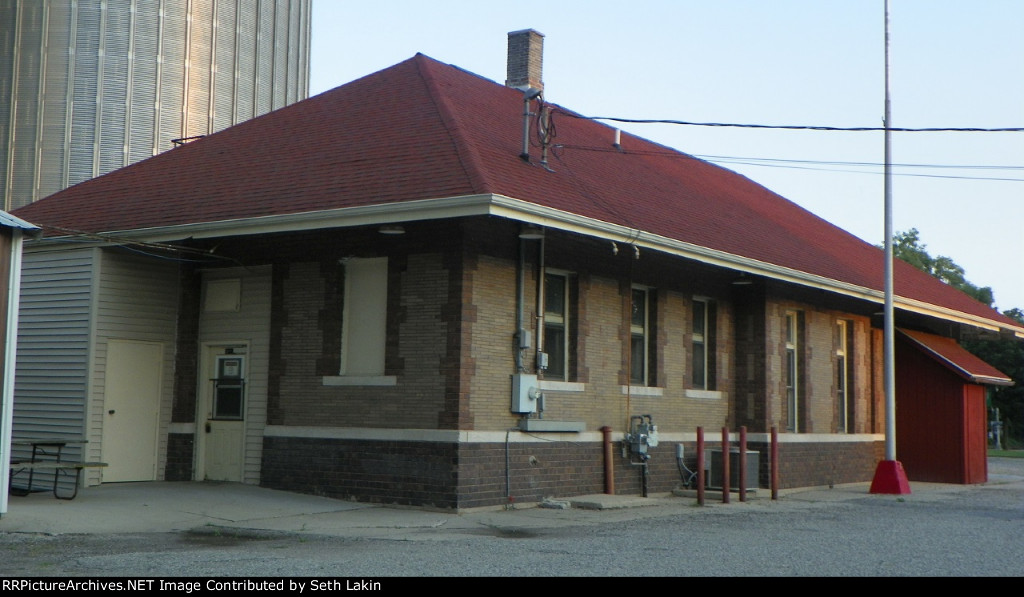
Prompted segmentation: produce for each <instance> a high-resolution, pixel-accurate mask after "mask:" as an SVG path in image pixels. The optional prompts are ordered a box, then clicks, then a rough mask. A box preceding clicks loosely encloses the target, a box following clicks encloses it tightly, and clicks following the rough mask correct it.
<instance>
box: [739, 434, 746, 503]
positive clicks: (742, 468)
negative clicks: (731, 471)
mask: <svg viewBox="0 0 1024 597" xmlns="http://www.w3.org/2000/svg"><path fill="white" fill-rule="evenodd" d="M739 477H740V501H741V502H745V501H747V427H746V426H743V427H740V475H739Z"/></svg>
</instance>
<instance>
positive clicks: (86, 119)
mask: <svg viewBox="0 0 1024 597" xmlns="http://www.w3.org/2000/svg"><path fill="white" fill-rule="evenodd" d="M99 32H100V9H99V5H97V4H95V3H90V2H84V3H82V4H79V5H78V18H77V22H76V25H75V80H74V90H73V92H72V105H71V156H70V158H71V159H70V161H69V162H70V163H69V167H68V184H69V185H74V184H78V183H80V182H82V181H84V180H89V179H90V178H92V177H93V176H95V175H96V174H97V173H98V172H97V170H96V167H95V165H96V146H97V144H98V140H97V139H96V108H97V104H98V103H99V95H98V93H99V76H100V71H99V45H100V34H99Z"/></svg>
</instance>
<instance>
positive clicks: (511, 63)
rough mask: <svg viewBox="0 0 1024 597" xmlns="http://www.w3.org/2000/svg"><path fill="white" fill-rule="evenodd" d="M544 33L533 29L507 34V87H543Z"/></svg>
mask: <svg viewBox="0 0 1024 597" xmlns="http://www.w3.org/2000/svg"><path fill="white" fill-rule="evenodd" d="M543 70H544V34H542V33H540V32H537V31H534V30H533V29H523V30H522V31H510V32H509V34H508V78H507V79H506V80H505V85H506V86H507V87H515V88H516V89H523V90H525V89H527V88H529V87H533V88H534V89H544V81H543V80H542V78H541V73H542V72H543Z"/></svg>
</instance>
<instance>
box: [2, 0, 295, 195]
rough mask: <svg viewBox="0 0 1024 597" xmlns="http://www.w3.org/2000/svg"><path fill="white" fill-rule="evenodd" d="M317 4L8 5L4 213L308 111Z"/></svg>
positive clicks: (94, 1)
mask: <svg viewBox="0 0 1024 597" xmlns="http://www.w3.org/2000/svg"><path fill="white" fill-rule="evenodd" d="M310 3H311V0H77V1H72V0H33V1H31V2H25V1H23V0H0V208H2V209H4V210H8V211H10V210H13V209H16V208H18V207H21V206H23V205H27V204H28V203H30V202H32V201H36V200H38V199H41V198H43V197H45V196H47V195H50V194H52V193H55V192H57V191H60V190H63V189H64V188H67V187H69V186H71V185H74V184H77V183H79V182H82V181H84V180H87V179H89V178H92V177H95V176H98V175H100V174H104V173H106V172H110V171H111V170H115V169H117V168H120V167H123V166H126V165H128V164H131V163H134V162H137V161H139V160H142V159H145V158H147V157H151V156H153V155H155V154H156V153H158V152H160V151H164V150H167V149H170V148H171V147H173V141H172V140H174V139H187V138H190V137H196V136H200V135H207V134H210V133H213V132H216V131H218V130H221V129H223V128H226V127H228V126H231V125H232V124H237V123H239V122H242V121H244V120H247V119H249V118H253V117H255V116H259V115H261V114H264V113H266V112H269V111H271V110H275V109H277V108H281V107H284V106H286V105H288V104H292V103H294V102H297V101H300V100H302V99H305V98H306V97H307V95H308V93H309V36H310Z"/></svg>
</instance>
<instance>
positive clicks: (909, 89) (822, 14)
mask: <svg viewBox="0 0 1024 597" xmlns="http://www.w3.org/2000/svg"><path fill="white" fill-rule="evenodd" d="M889 4H890V5H889V44H888V48H889V64H890V74H889V79H888V81H889V96H890V98H891V115H892V120H891V126H893V127H901V128H984V129H991V128H1021V127H1024V1H1021V0H890V3H889ZM885 16H886V12H885V2H884V0H827V1H823V0H771V1H767V0H716V1H713V2H709V1H707V0H636V1H634V2H622V1H621V0H615V1H611V0H563V1H560V2H549V3H543V2H542V3H531V2H497V1H493V0H431V1H425V0H378V1H376V2H353V1H350V0H313V28H312V41H311V46H312V47H311V57H310V63H311V81H310V95H315V94H318V93H321V92H323V91H327V90H328V89H332V88H334V87H337V86H339V85H343V84H345V83H347V82H349V81H352V80H355V79H358V78H360V77H363V76H366V75H369V74H371V73H374V72H376V71H378V70H381V69H383V68H387V67H389V66H391V65H393V64H396V63H398V62H401V61H403V60H406V59H408V58H411V57H412V56H414V55H415V54H416V53H417V52H419V53H422V54H425V55H427V56H429V57H431V58H434V59H436V60H439V61H441V62H446V63H450V64H453V65H455V66H458V67H460V68H463V69H465V70H468V71H470V72H473V73H476V74H478V75H480V76H483V77H486V78H488V79H491V80H493V81H496V82H498V83H502V84H503V83H504V81H505V75H506V72H505V68H506V62H505V58H506V51H507V42H508V33H509V32H510V31H518V30H521V29H535V30H537V31H539V32H540V33H542V34H543V35H544V72H543V81H544V88H545V89H544V97H545V100H546V101H548V102H550V103H553V104H558V105H561V106H564V107H566V108H568V109H570V110H573V111H576V112H579V113H581V114H584V115H587V116H605V117H614V118H627V119H658V120H677V121H686V122H694V123H724V124H757V125H773V126H825V127H838V128H852V127H881V126H882V124H883V118H884V115H885V86H886V77H885V54H886V43H885V30H886V27H885ZM606 122H607V121H606ZM608 124H612V125H613V126H619V127H620V128H622V129H623V130H626V131H629V132H631V133H633V134H636V135H639V136H642V137H646V138H648V139H651V140H653V141H656V142H659V143H662V144H664V145H668V146H671V147H673V148H675V149H678V150H680V151H684V152H686V153H689V154H693V155H696V156H699V157H703V158H705V159H708V160H709V161H713V162H715V163H718V164H720V165H722V166H724V167H726V168H729V169H731V170H734V171H736V172H739V173H740V174H743V175H744V176H747V177H748V178H750V179H752V180H755V181H757V182H759V183H761V184H762V185H764V186H766V187H768V188H769V189H771V190H773V191H775V192H776V193H779V194H780V195H782V196H784V197H786V198H787V199H789V200H791V201H794V202H796V203H797V204H799V205H801V206H803V207H804V208H806V209H808V210H810V211H812V212H814V213H815V214H817V215H819V216H821V217H823V218H825V219H826V220H829V221H831V222H833V223H834V224H836V225H837V226H839V227H841V228H843V229H845V230H847V231H849V232H851V233H852V234H854V235H856V236H858V237H860V238H862V239H864V240H865V241H868V242H870V243H872V244H877V245H881V244H882V242H883V240H884V236H885V234H884V230H885V228H884V222H885V186H884V181H885V176H884V168H883V164H884V163H885V153H884V147H885V143H884V140H885V135H884V133H883V132H879V131H876V132H848V131H809V130H776V129H757V128H743V127H707V126H691V125H674V124H626V123H620V124H618V125H616V124H615V123H612V122H608ZM890 137H891V142H892V158H891V163H892V164H893V167H892V174H893V175H892V178H891V180H892V199H893V211H892V213H893V228H894V230H895V231H897V232H900V231H906V230H909V229H911V228H917V229H918V230H919V231H920V238H921V242H922V243H923V244H924V245H925V247H926V249H927V250H928V252H929V253H930V254H931V255H932V256H933V257H934V256H940V255H943V256H947V257H950V258H951V259H952V260H953V261H954V262H956V263H957V264H959V265H960V266H961V267H963V268H964V270H965V273H966V278H967V279H968V280H969V281H970V282H972V283H973V284H975V285H978V286H990V287H991V288H992V289H993V291H994V294H995V306H996V307H997V308H998V309H1000V310H1007V309H1011V308H1014V307H1017V308H1021V309H1024V132H892V133H890ZM865 164H866V165H865Z"/></svg>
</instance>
